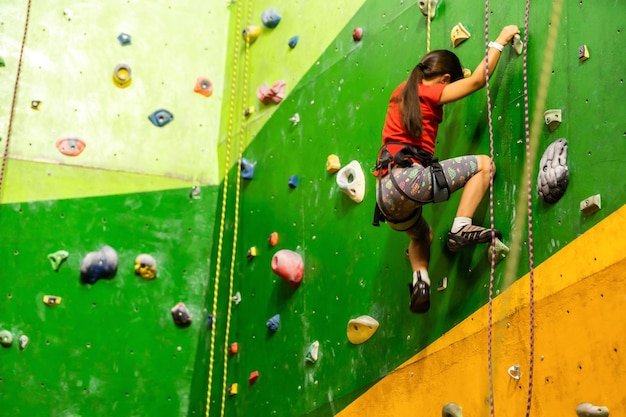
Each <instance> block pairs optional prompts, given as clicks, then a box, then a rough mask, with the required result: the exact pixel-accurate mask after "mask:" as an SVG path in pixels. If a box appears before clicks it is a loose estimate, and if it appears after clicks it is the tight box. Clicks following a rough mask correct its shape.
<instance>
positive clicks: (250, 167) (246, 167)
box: [239, 158, 255, 180]
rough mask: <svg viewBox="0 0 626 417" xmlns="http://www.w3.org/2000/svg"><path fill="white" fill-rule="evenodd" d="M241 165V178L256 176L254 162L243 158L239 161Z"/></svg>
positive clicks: (248, 178) (249, 178)
mask: <svg viewBox="0 0 626 417" xmlns="http://www.w3.org/2000/svg"><path fill="white" fill-rule="evenodd" d="M239 163H240V165H241V178H243V179H244V180H251V179H252V177H254V165H255V164H253V163H252V162H250V161H248V160H247V159H246V158H241V161H239Z"/></svg>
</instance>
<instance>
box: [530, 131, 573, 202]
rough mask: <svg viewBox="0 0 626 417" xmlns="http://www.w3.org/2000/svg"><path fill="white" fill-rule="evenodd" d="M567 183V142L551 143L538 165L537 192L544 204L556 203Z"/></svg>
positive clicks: (557, 141) (559, 140)
mask: <svg viewBox="0 0 626 417" xmlns="http://www.w3.org/2000/svg"><path fill="white" fill-rule="evenodd" d="M568 183H569V171H568V168H567V140H565V139H563V138H561V139H558V140H556V141H554V142H552V143H551V144H550V145H549V146H548V148H547V149H546V150H545V152H544V153H543V156H542V157H541V161H540V163H539V175H538V177H537V191H538V192H539V196H540V197H541V198H542V199H543V201H545V202H546V203H556V202H557V201H558V200H559V199H560V198H561V197H562V196H563V194H564V193H565V189H566V188H567V184H568Z"/></svg>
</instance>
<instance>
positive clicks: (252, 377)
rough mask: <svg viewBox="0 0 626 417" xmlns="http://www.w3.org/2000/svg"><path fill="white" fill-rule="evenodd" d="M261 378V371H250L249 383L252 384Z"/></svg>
mask: <svg viewBox="0 0 626 417" xmlns="http://www.w3.org/2000/svg"><path fill="white" fill-rule="evenodd" d="M257 379H259V371H252V372H250V376H249V377H248V383H249V384H250V385H251V386H252V385H254V383H255V382H256V380H257Z"/></svg>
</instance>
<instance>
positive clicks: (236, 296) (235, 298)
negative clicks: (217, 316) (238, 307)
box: [231, 291, 241, 304]
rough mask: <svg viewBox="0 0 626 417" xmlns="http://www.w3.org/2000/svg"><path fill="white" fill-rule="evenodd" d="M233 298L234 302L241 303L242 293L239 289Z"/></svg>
mask: <svg viewBox="0 0 626 417" xmlns="http://www.w3.org/2000/svg"><path fill="white" fill-rule="evenodd" d="M231 300H232V302H233V303H235V304H239V303H240V302H241V293H240V292H239V291H237V292H236V293H235V295H233V296H232V298H231Z"/></svg>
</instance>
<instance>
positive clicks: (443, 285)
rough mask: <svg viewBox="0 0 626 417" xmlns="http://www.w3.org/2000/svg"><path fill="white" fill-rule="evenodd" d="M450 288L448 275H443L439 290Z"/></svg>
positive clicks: (438, 285)
mask: <svg viewBox="0 0 626 417" xmlns="http://www.w3.org/2000/svg"><path fill="white" fill-rule="evenodd" d="M446 288H448V277H443V278H441V279H440V280H439V283H438V284H437V291H443V290H445V289H446Z"/></svg>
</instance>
